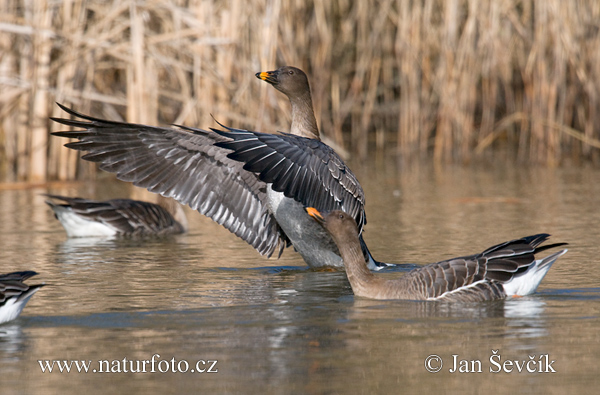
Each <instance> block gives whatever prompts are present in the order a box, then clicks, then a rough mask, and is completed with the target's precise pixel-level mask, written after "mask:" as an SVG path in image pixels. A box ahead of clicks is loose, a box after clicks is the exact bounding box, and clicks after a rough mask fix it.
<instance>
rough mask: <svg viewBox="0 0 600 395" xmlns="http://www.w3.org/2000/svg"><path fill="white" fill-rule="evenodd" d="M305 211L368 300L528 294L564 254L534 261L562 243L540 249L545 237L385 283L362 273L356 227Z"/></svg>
mask: <svg viewBox="0 0 600 395" xmlns="http://www.w3.org/2000/svg"><path fill="white" fill-rule="evenodd" d="M306 211H307V212H308V214H309V215H310V216H312V217H313V218H314V219H315V220H316V221H317V222H318V223H320V224H322V226H323V227H324V228H325V229H327V231H328V232H329V233H330V234H331V236H332V237H333V239H334V240H335V242H336V244H337V245H338V247H339V249H340V252H341V254H342V258H343V260H344V265H345V266H346V274H347V276H348V281H349V282H350V285H351V286H352V291H353V292H354V294H355V295H357V296H362V297H366V298H371V299H413V300H441V301H463V302H475V301H484V300H493V299H502V298H505V297H507V296H524V295H529V294H532V293H533V292H535V290H536V289H537V287H538V285H539V284H540V282H541V281H542V279H543V278H544V276H545V275H546V273H547V272H548V270H550V267H551V266H552V264H553V263H554V262H555V261H556V259H557V258H558V257H559V256H561V255H563V254H564V253H565V252H567V250H566V249H564V250H561V251H558V252H555V253H554V254H551V255H548V256H547V257H545V258H542V259H536V258H535V254H536V253H538V252H541V251H543V250H547V249H549V248H553V247H558V246H562V245H565V244H566V243H556V244H552V245H546V246H540V244H542V243H543V242H544V241H546V240H547V239H548V237H550V235H548V234H545V233H542V234H538V235H534V236H528V237H523V238H522V239H516V240H512V241H507V242H505V243H502V244H498V245H496V246H493V247H490V248H488V249H487V250H485V251H483V252H482V253H479V254H475V255H470V256H464V257H460V258H454V259H449V260H447V261H442V262H437V263H432V264H429V265H426V266H423V267H420V268H418V269H414V270H412V271H410V272H408V273H407V274H406V275H404V276H403V277H401V278H399V279H395V280H387V279H383V278H381V277H378V276H375V275H374V274H373V273H372V272H371V271H370V270H368V269H367V267H366V265H365V263H364V260H363V259H362V251H361V246H360V242H359V239H358V228H357V226H356V223H355V222H354V219H353V218H352V217H351V216H349V215H348V214H346V213H344V212H343V211H339V210H334V211H331V212H328V213H326V212H323V214H321V213H320V212H319V211H318V210H316V209H314V208H312V207H309V208H307V209H306Z"/></svg>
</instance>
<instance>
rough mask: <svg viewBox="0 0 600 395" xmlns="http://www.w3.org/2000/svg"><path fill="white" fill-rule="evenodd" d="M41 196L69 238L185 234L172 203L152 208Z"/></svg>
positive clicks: (184, 223)
mask: <svg viewBox="0 0 600 395" xmlns="http://www.w3.org/2000/svg"><path fill="white" fill-rule="evenodd" d="M45 196H47V197H49V198H50V200H46V203H47V204H48V205H49V206H50V208H52V210H53V211H54V216H55V217H56V218H57V219H58V220H59V221H60V223H61V224H62V226H63V227H64V228H65V230H66V231H67V235H68V236H69V237H96V236H147V235H157V236H160V235H170V234H177V233H184V232H186V231H187V219H186V217H185V213H184V212H183V209H182V208H181V206H179V204H178V203H177V202H175V201H173V200H172V199H165V198H163V197H161V198H160V199H159V204H154V203H149V202H142V201H139V200H131V199H112V200H106V201H98V200H90V199H82V198H72V197H67V196H59V195H45ZM52 199H54V200H52ZM55 200H59V201H60V202H61V203H57V202H55Z"/></svg>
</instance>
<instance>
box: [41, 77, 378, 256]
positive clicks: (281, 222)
mask: <svg viewBox="0 0 600 395" xmlns="http://www.w3.org/2000/svg"><path fill="white" fill-rule="evenodd" d="M281 70H288V72H287V73H282V72H281ZM289 70H293V71H294V73H292V74H290V73H289ZM259 75H262V73H260V74H259ZM265 75H266V76H267V75H268V76H270V77H269V78H270V79H271V80H272V81H275V80H277V81H279V82H278V83H277V84H276V85H274V86H277V87H278V89H279V90H281V91H282V92H284V93H286V94H287V95H288V97H290V102H291V103H292V112H293V114H292V121H293V123H292V128H291V130H292V132H293V133H296V134H274V135H272V134H265V133H259V132H251V131H247V130H240V129H231V128H227V130H216V129H213V130H211V131H207V130H201V129H195V128H189V127H180V129H175V128H161V127H153V126H146V125H138V124H131V123H124V122H113V121H108V120H103V119H99V118H93V117H90V116H87V115H83V114H80V113H78V112H76V111H73V110H71V109H68V108H67V107H65V106H62V105H60V104H59V106H60V107H61V108H62V109H63V110H64V111H66V112H67V113H69V114H71V115H72V116H74V117H77V118H80V119H74V120H71V119H58V118H52V119H53V120H54V121H56V122H59V123H62V124H65V125H69V126H74V127H79V128H83V129H84V130H80V131H65V132H56V133H53V134H54V135H57V136H61V137H68V138H75V139H78V140H79V141H75V142H71V143H68V144H66V145H65V146H66V147H69V148H73V149H76V150H80V151H87V152H88V153H87V154H86V155H84V156H83V159H86V160H90V161H94V162H99V163H100V168H101V169H102V170H105V171H109V172H112V173H116V174H117V177H118V178H119V179H121V180H124V181H131V182H133V183H134V185H137V186H140V187H145V188H147V189H148V190H149V191H151V192H155V193H159V194H161V195H163V196H166V197H172V198H174V199H175V200H177V201H179V202H180V203H182V204H187V205H189V206H190V207H191V208H193V209H195V210H198V211H199V212H200V213H202V214H204V215H206V216H208V217H210V218H212V219H213V220H214V221H215V222H217V223H219V224H221V225H223V226H224V227H225V228H227V229H228V230H230V231H231V232H232V233H234V234H236V235H237V236H239V237H240V238H242V239H243V240H245V241H246V242H248V243H249V244H250V245H252V246H253V247H254V248H255V249H256V250H257V251H258V252H259V253H261V254H263V255H267V256H271V255H272V254H273V252H274V251H275V250H278V251H279V255H280V254H281V252H282V251H283V249H284V247H285V246H287V245H289V244H290V243H291V244H293V245H294V247H295V249H296V250H297V251H298V252H299V253H300V255H302V257H303V258H304V260H305V261H306V262H307V264H308V265H309V266H311V267H321V266H336V267H343V263H342V260H341V257H340V255H339V252H338V250H337V247H336V245H335V243H334V242H333V240H332V239H331V237H330V236H329V235H328V234H327V232H325V231H324V230H323V229H322V227H320V226H318V225H317V224H315V222H314V221H313V220H312V219H311V218H310V217H309V216H308V215H307V214H306V212H305V210H304V207H305V206H314V207H317V208H319V209H321V210H331V209H341V210H344V211H347V212H348V213H349V214H350V215H351V216H352V217H353V218H354V219H355V220H356V222H357V223H358V224H359V225H360V230H362V226H363V225H364V224H365V222H366V220H365V213H364V192H363V190H362V188H361V186H360V184H359V183H358V181H357V180H356V177H355V176H354V174H352V172H351V171H350V169H348V168H347V166H346V165H345V164H344V162H343V161H342V160H341V159H340V158H339V156H338V155H337V154H336V153H335V152H334V151H333V150H332V149H331V148H329V147H328V146H327V145H325V144H323V143H321V142H320V141H319V139H318V129H317V128H316V122H314V114H313V110H312V101H311V99H310V87H309V85H308V79H307V78H306V75H305V74H304V73H303V72H302V71H301V70H299V69H296V68H283V69H279V71H275V72H269V73H266V74H265ZM276 76H277V78H276ZM284 76H285V77H284ZM290 81H291V82H293V83H290ZM286 87H293V89H292V90H291V91H290V90H288V89H287V88H286ZM303 114H304V115H303ZM306 114H309V116H306ZM307 120H308V121H307ZM304 121H307V122H304ZM310 125H313V126H314V128H313V127H312V126H310ZM360 239H361V241H362V236H361V238H360ZM362 246H363V248H364V255H365V259H366V260H368V264H369V265H370V267H372V268H375V267H377V263H376V262H375V261H374V260H373V259H372V258H371V256H370V254H369V252H368V250H367V248H366V245H365V244H364V242H362Z"/></svg>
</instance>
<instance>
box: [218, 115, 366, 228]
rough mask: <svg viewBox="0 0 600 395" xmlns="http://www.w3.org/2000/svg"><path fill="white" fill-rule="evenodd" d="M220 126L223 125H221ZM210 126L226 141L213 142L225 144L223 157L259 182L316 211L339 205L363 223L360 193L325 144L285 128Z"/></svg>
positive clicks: (355, 183)
mask: <svg viewBox="0 0 600 395" xmlns="http://www.w3.org/2000/svg"><path fill="white" fill-rule="evenodd" d="M221 126H223V125H221ZM223 127H224V128H225V129H227V130H225V131H224V130H217V129H212V130H213V131H214V132H215V133H218V134H219V135H221V136H223V137H225V138H227V140H228V141H222V142H218V143H217V144H216V145H217V146H219V147H222V148H225V149H228V150H231V152H230V153H229V155H228V157H229V158H231V159H233V160H237V161H240V162H243V163H244V169H245V170H247V171H251V172H253V173H256V174H258V177H259V178H260V179H261V180H262V181H263V182H265V183H270V184H272V188H273V189H274V190H275V191H277V192H283V194H284V195H285V196H287V197H289V198H292V199H295V200H296V201H298V202H300V203H302V204H304V205H305V206H307V207H315V208H316V209H317V210H319V211H322V212H328V211H333V210H342V211H345V212H346V213H348V214H350V215H351V216H352V217H353V218H354V220H355V221H356V223H357V224H358V229H359V233H360V232H362V228H363V226H364V225H365V224H366V217H365V210H364V205H365V195H364V192H363V190H362V187H361V186H360V184H359V183H358V180H357V179H356V177H355V176H354V174H353V173H352V171H350V169H349V168H348V167H347V166H346V165H345V164H344V162H343V161H342V159H341V158H340V157H339V156H338V155H337V154H336V153H335V151H333V149H331V148H330V147H329V146H327V145H326V144H323V143H322V142H320V141H318V140H314V139H309V138H306V137H300V136H295V135H292V134H287V133H280V134H267V133H260V132H253V131H248V130H242V129H234V128H229V127H226V126H223Z"/></svg>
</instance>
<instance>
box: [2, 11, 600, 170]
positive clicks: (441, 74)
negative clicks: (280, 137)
mask: <svg viewBox="0 0 600 395" xmlns="http://www.w3.org/2000/svg"><path fill="white" fill-rule="evenodd" d="M599 21H600V3H599V2H597V1H595V0H581V1H561V0H547V1H546V0H544V1H542V0H521V1H517V0H500V1H477V0H448V1H442V0H422V1H408V0H378V1H376V0H363V1H353V0H335V1H324V0H323V1H319V0H314V1H281V0H252V1H244V0H231V1H217V0H212V1H211V0H190V1H181V0H179V1H177V0H172V1H165V2H159V1H149V2H139V1H138V2H134V1H113V2H105V1H81V0H63V1H54V2H50V1H48V0H36V1H25V0H6V1H4V2H2V4H1V5H0V180H2V179H5V180H7V181H16V180H29V181H40V180H45V179H63V180H66V179H73V178H76V177H85V176H89V175H90V174H92V173H93V172H91V171H90V170H91V169H93V167H90V166H89V164H84V163H82V161H79V160H78V155H77V153H75V152H74V151H70V150H67V149H65V148H62V144H63V143H64V141H62V139H58V138H49V136H48V130H50V129H51V130H54V129H55V128H57V126H56V125H54V124H51V123H50V122H49V121H48V117H49V116H64V114H62V113H61V112H60V110H59V109H58V108H57V106H56V105H54V102H55V101H58V102H61V103H65V104H67V105H69V106H73V107H74V108H75V109H77V110H78V111H81V112H86V113H92V114H93V115H96V116H100V117H106V118H109V119H125V120H127V121H130V122H139V123H149V124H168V123H179V124H186V125H191V126H199V127H205V128H206V127H209V126H214V125H215V123H214V121H213V120H212V118H211V114H213V115H214V116H215V117H216V118H217V119H218V120H219V121H221V122H223V123H226V124H230V125H232V126H241V127H246V128H252V129H255V130H261V131H275V130H285V129H287V125H288V124H289V123H288V122H289V118H288V114H289V108H288V104H287V103H286V99H285V97H284V96H283V95H281V94H279V93H278V92H276V91H275V90H273V89H272V88H270V87H268V86H267V84H265V83H263V82H260V81H258V80H257V79H256V78H255V77H254V73H255V72H257V71H265V70H271V69H274V68H276V67H278V66H280V65H283V64H289V65H295V66H298V67H301V68H303V69H304V70H305V71H306V72H307V73H308V75H309V77H310V80H311V85H312V90H313V95H314V98H315V100H314V101H315V107H316V108H315V110H316V113H317V119H318V121H319V124H320V125H321V129H322V130H323V133H324V134H325V135H327V136H329V137H330V138H332V139H334V140H335V141H337V142H338V143H340V144H344V142H345V144H346V145H347V146H348V148H349V150H350V152H352V153H353V154H355V155H358V156H359V157H361V158H363V157H365V156H366V155H367V154H368V153H369V150H372V149H375V148H383V147H390V146H395V147H396V150H397V152H398V153H399V154H400V155H401V157H402V158H403V159H404V160H412V159H413V158H416V157H419V158H429V157H431V158H433V159H434V160H436V161H458V162H468V161H470V160H472V159H475V158H477V157H478V156H481V155H483V154H484V153H486V152H489V150H491V149H493V148H492V147H493V146H500V145H503V146H505V147H509V148H510V149H511V150H514V151H515V152H516V155H515V158H517V159H518V160H521V161H523V162H533V163H546V164H550V165H555V164H559V163H561V162H562V161H565V160H576V161H589V160H591V161H594V162H597V161H598V159H600V158H599V156H598V148H599V147H600V141H599V138H600V136H599V134H600V131H599V129H600V97H598V95H599V92H600V22H599ZM371 142H373V143H374V144H370V143H371ZM390 143H391V144H390Z"/></svg>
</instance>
